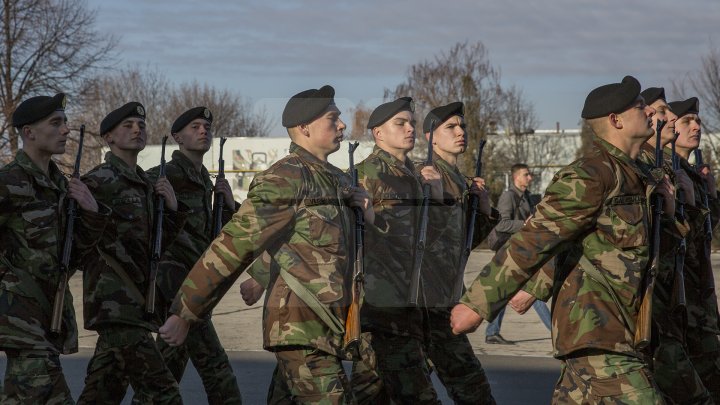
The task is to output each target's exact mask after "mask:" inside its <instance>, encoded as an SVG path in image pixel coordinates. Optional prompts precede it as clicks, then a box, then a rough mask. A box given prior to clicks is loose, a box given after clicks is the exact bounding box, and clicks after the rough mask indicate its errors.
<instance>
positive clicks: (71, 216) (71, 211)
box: [50, 125, 85, 336]
mask: <svg viewBox="0 0 720 405" xmlns="http://www.w3.org/2000/svg"><path fill="white" fill-rule="evenodd" d="M84 138H85V125H80V139H78V153H77V156H76V157H75V167H74V169H73V173H72V177H73V178H76V179H77V178H79V177H80V159H82V148H83V139H84ZM75 218H77V201H75V199H73V198H68V201H67V219H66V221H67V222H66V223H65V241H64V243H63V250H62V256H61V259H60V276H59V278H58V283H57V288H56V289H55V300H54V302H53V310H52V315H51V317H50V333H51V334H52V335H54V336H57V335H59V334H60V329H61V328H62V326H61V323H62V314H63V307H64V306H65V291H66V290H67V285H68V277H69V276H70V255H71V252H72V245H73V232H74V229H75Z"/></svg>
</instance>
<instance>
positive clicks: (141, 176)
mask: <svg viewBox="0 0 720 405" xmlns="http://www.w3.org/2000/svg"><path fill="white" fill-rule="evenodd" d="M105 162H107V163H108V164H110V165H111V166H113V167H115V168H117V169H119V171H120V174H121V175H123V176H125V177H127V178H128V179H130V180H134V181H141V182H143V183H148V180H147V176H145V172H144V171H143V169H142V168H141V167H140V166H139V165H135V171H133V170H132V169H130V166H128V164H127V163H125V161H124V160H122V159H120V158H119V157H117V156H116V155H115V154H114V153H112V152H107V153H106V154H105Z"/></svg>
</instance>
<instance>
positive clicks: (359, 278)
mask: <svg viewBox="0 0 720 405" xmlns="http://www.w3.org/2000/svg"><path fill="white" fill-rule="evenodd" d="M358 145H360V143H359V142H353V143H351V144H350V148H349V149H348V153H349V155H350V156H349V157H350V176H351V177H352V185H353V187H358V173H357V169H356V168H355V160H354V158H353V153H354V152H355V149H357V147H358ZM353 212H354V213H355V252H354V255H355V257H354V261H353V262H354V267H353V278H352V302H351V303H350V308H348V314H347V319H346V320H345V337H344V338H343V343H344V346H345V350H351V349H352V348H353V346H354V345H356V344H358V343H359V342H360V300H361V299H362V292H363V278H364V277H365V263H364V261H363V256H364V254H365V249H364V245H365V218H364V217H363V212H362V210H361V209H360V208H358V207H354V208H353Z"/></svg>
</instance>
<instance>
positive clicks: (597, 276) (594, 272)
mask: <svg viewBox="0 0 720 405" xmlns="http://www.w3.org/2000/svg"><path fill="white" fill-rule="evenodd" d="M580 269H582V271H584V272H585V274H587V275H588V277H590V278H591V279H593V280H595V281H596V282H598V283H600V284H601V285H602V286H603V287H604V288H605V289H606V290H607V292H608V294H610V298H612V300H613V302H614V303H615V306H616V307H617V309H618V311H620V317H621V318H623V321H624V322H625V324H626V325H627V327H628V328H629V329H630V331H631V332H633V333H635V320H634V319H633V318H632V317H631V316H630V314H628V312H627V310H626V309H625V307H624V306H623V305H622V303H621V302H620V299H619V298H618V296H617V293H615V289H613V288H612V286H611V285H610V282H608V280H607V278H605V276H604V275H603V274H602V273H601V272H600V270H598V269H597V267H595V265H594V264H592V262H591V261H590V259H588V258H587V256H585V254H584V253H583V255H582V256H580Z"/></svg>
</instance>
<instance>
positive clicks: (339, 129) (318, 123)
mask: <svg viewBox="0 0 720 405" xmlns="http://www.w3.org/2000/svg"><path fill="white" fill-rule="evenodd" d="M345 128H346V126H345V123H344V122H343V121H342V120H341V119H340V110H338V108H337V107H336V106H335V104H333V105H330V106H329V107H328V108H327V109H326V110H325V112H324V113H323V114H322V115H321V116H320V117H318V118H316V119H315V120H314V121H312V122H311V123H309V124H307V129H308V134H309V137H310V139H309V141H310V143H311V144H312V145H313V147H314V148H316V149H318V150H321V151H323V152H326V153H328V154H329V153H333V152H335V151H337V150H338V149H340V143H341V142H342V140H343V131H344V130H345Z"/></svg>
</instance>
